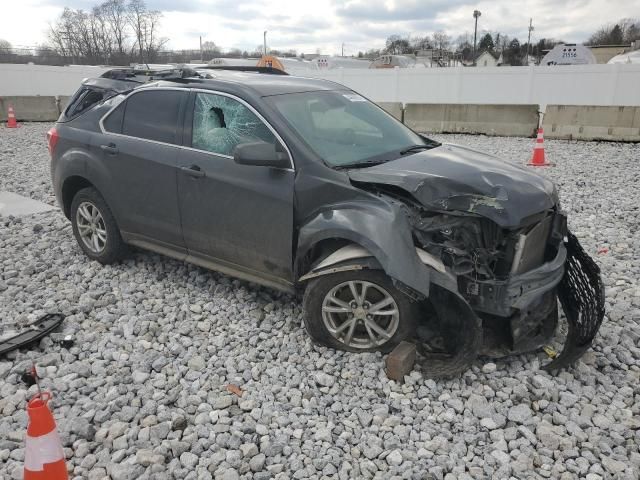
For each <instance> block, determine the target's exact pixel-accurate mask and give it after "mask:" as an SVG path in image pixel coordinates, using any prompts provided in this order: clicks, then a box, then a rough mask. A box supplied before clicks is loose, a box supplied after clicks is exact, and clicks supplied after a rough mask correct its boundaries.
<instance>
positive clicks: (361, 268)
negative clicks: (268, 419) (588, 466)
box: [48, 68, 604, 375]
mask: <svg viewBox="0 0 640 480" xmlns="http://www.w3.org/2000/svg"><path fill="white" fill-rule="evenodd" d="M254 70H256V71H251V72H238V71H228V70H218V69H210V70H198V71H190V70H187V69H176V70H171V71H166V72H150V71H147V72H141V71H135V70H128V69H116V70H111V71H109V72H107V73H106V74H104V75H103V77H101V78H96V79H90V80H87V81H85V82H84V83H83V85H82V86H81V88H80V89H79V90H78V92H77V93H76V94H75V95H74V96H73V97H72V99H71V101H70V104H69V106H68V108H67V109H66V110H65V112H64V113H63V114H62V115H61V117H60V119H59V121H58V122H57V124H56V125H55V127H54V128H53V129H52V130H51V131H50V132H49V135H48V137H49V139H48V141H49V150H50V153H51V156H52V164H51V172H52V179H53V185H54V187H55V192H56V196H57V199H58V202H59V204H60V206H61V207H62V209H63V211H64V214H65V215H66V216H67V218H69V219H70V221H71V223H72V225H73V233H74V235H75V237H76V239H77V241H78V244H79V245H80V247H81V248H82V250H83V251H84V253H85V254H86V255H87V256H88V257H90V258H91V259H94V260H97V261H98V262H101V263H104V264H108V263H112V262H115V261H118V260H119V259H121V258H122V257H123V256H124V255H125V253H126V246H127V245H134V246H137V247H141V248H143V249H148V250H151V251H154V252H158V253H162V254H165V255H167V256H170V257H173V258H176V259H179V260H184V261H187V262H191V263H194V264H196V265H200V266H202V267H205V268H209V269H213V270H217V271H220V272H224V273H227V274H230V275H233V276H236V277H239V278H242V279H245V280H249V281H252V282H256V283H259V284H262V285H266V286H269V287H274V288H277V289H281V290H285V291H288V292H295V291H302V290H303V291H304V301H303V302H304V310H305V314H304V323H305V326H306V329H307V331H308V333H309V335H310V336H311V337H312V338H313V340H315V341H316V342H318V343H321V344H324V345H327V346H329V347H333V348H339V349H343V350H348V351H352V352H363V351H373V350H381V351H384V352H386V351H390V350H391V349H393V348H394V347H395V346H396V345H398V343H399V342H401V341H403V340H408V341H412V342H415V343H416V345H417V346H418V351H419V353H420V357H421V358H422V360H423V361H422V365H423V368H424V369H425V371H427V372H428V373H430V374H432V375H449V374H453V373H456V372H458V371H460V370H462V369H464V368H467V367H468V366H469V365H470V363H471V362H472V361H473V359H474V358H475V357H476V356H477V355H479V354H488V355H492V356H502V355H506V354H510V353H516V352H524V351H530V350H533V349H536V348H539V347H540V346H541V345H544V344H545V343H546V342H547V341H548V340H549V338H550V337H551V336H552V335H553V334H554V332H555V330H556V326H557V324H558V320H559V315H558V299H559V300H560V303H561V305H562V306H563V309H564V312H565V315H566V318H567V323H568V334H567V337H566V340H565V346H564V349H563V351H562V354H561V355H560V356H559V357H558V358H556V359H555V360H554V361H553V362H552V363H551V365H549V368H559V367H561V366H564V365H566V364H568V363H570V362H572V361H574V360H575V359H576V358H578V357H579V356H580V355H581V354H582V353H583V352H584V351H585V350H586V349H587V348H589V346H590V344H591V342H592V340H593V338H594V337H595V335H596V333H597V330H598V328H599V326H600V323H601V322H602V319H603V315H604V300H603V286H602V282H601V280H600V274H599V270H598V267H597V266H596V265H595V263H594V262H593V261H592V260H591V259H590V258H589V257H588V256H587V255H586V254H585V253H584V251H583V250H582V248H581V247H580V245H579V243H578V241H577V239H576V238H575V237H574V236H573V235H572V234H571V233H570V232H569V231H568V230H567V222H566V216H565V214H564V213H563V212H562V211H561V210H560V205H559V201H558V194H557V191H556V188H555V187H554V185H553V184H552V183H551V182H550V181H549V180H546V179H545V178H543V177H540V176H538V175H536V174H535V173H533V172H532V171H531V170H527V169H525V168H522V167H518V166H514V165H511V164H509V163H505V162H503V161H501V160H499V159H497V158H495V157H493V156H490V155H487V154H484V153H481V152H478V151H475V150H472V149H469V148H465V147H461V146H455V145H449V144H441V143H438V142H436V141H433V140H430V139H428V138H426V137H424V136H423V135H420V134H418V133H415V132H413V131H412V130H410V129H409V128H407V127H406V126H405V125H403V124H402V123H401V122H399V121H398V120H396V119H395V118H394V117H392V116H391V115H389V114H387V113H386V112H385V111H384V110H382V109H381V108H379V107H378V106H376V105H375V104H373V103H371V102H370V101H368V100H367V99H365V98H364V97H362V96H360V95H358V94H357V93H355V92H353V91H351V90H349V89H347V88H345V87H343V86H341V85H338V84H335V83H332V82H328V81H323V80H315V79H307V78H298V77H293V76H288V75H283V74H278V75H276V74H275V73H278V72H277V71H275V70H274V71H271V70H269V69H258V68H256V69H254Z"/></svg>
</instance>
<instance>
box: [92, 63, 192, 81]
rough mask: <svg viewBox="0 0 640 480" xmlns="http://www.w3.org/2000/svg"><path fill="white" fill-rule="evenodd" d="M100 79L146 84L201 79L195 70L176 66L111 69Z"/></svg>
mask: <svg viewBox="0 0 640 480" xmlns="http://www.w3.org/2000/svg"><path fill="white" fill-rule="evenodd" d="M101 77H102V78H110V79H113V80H127V81H131V82H138V83H146V82H151V81H153V80H173V79H182V78H189V77H202V75H200V74H199V73H198V72H197V71H196V70H194V69H193V68H189V67H184V66H177V67H175V68H164V69H158V70H154V69H153V68H149V69H144V68H143V69H140V68H131V67H130V68H113V69H111V70H107V71H106V72H104V73H103V74H102V75H101Z"/></svg>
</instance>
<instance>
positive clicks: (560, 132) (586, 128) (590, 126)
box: [542, 105, 640, 142]
mask: <svg viewBox="0 0 640 480" xmlns="http://www.w3.org/2000/svg"><path fill="white" fill-rule="evenodd" d="M542 126H543V128H544V135H545V137H546V138H563V139H576V140H611V141H627V142H640V107H600V106H583V105H548V106H547V109H546V113H545V115H544V118H543V123H542Z"/></svg>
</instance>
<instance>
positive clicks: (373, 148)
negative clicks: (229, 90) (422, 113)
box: [267, 90, 426, 167]
mask: <svg viewBox="0 0 640 480" xmlns="http://www.w3.org/2000/svg"><path fill="white" fill-rule="evenodd" d="M267 98H268V101H270V102H272V104H273V105H274V106H275V108H276V109H277V110H278V111H279V112H280V113H281V114H282V116H283V117H284V119H285V120H286V121H287V123H289V125H290V126H291V127H292V128H293V130H295V131H296V132H297V133H298V134H299V135H300V137H301V138H302V139H303V140H304V141H305V142H306V143H307V145H309V147H311V149H312V150H313V151H314V152H315V153H316V154H317V155H318V156H319V157H320V158H322V159H323V160H324V161H325V162H326V163H328V164H329V165H331V166H333V167H341V166H354V165H355V166H357V165H365V164H370V163H371V162H378V163H380V162H385V161H389V160H393V159H395V158H399V156H401V155H402V154H403V150H404V149H407V148H409V147H412V146H416V145H419V146H426V143H425V140H424V139H423V138H421V137H420V136H419V135H418V134H416V133H414V132H412V131H411V130H409V129H408V128H407V127H405V126H404V125H402V124H401V123H400V122H399V121H397V120H396V119H394V118H393V117H391V116H390V115H388V114H387V113H386V112H384V111H383V110H381V109H380V108H378V107H377V106H375V105H373V104H372V103H371V102H369V101H368V100H367V99H365V98H363V97H361V96H360V95H358V94H356V93H353V92H350V91H346V90H336V91H316V92H305V93H290V94H286V95H274V96H272V97H267Z"/></svg>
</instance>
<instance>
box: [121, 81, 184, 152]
mask: <svg viewBox="0 0 640 480" xmlns="http://www.w3.org/2000/svg"><path fill="white" fill-rule="evenodd" d="M185 95H186V93H185V92H180V91H176V90H156V91H148V92H139V93H134V94H133V95H131V96H130V97H129V98H128V99H127V104H126V106H125V109H124V119H123V122H122V134H123V135H128V136H130V137H138V138H144V139H147V140H155V141H157V142H163V143H172V144H177V143H178V124H179V121H180V118H179V113H180V103H181V102H182V99H183V98H184V97H185Z"/></svg>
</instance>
